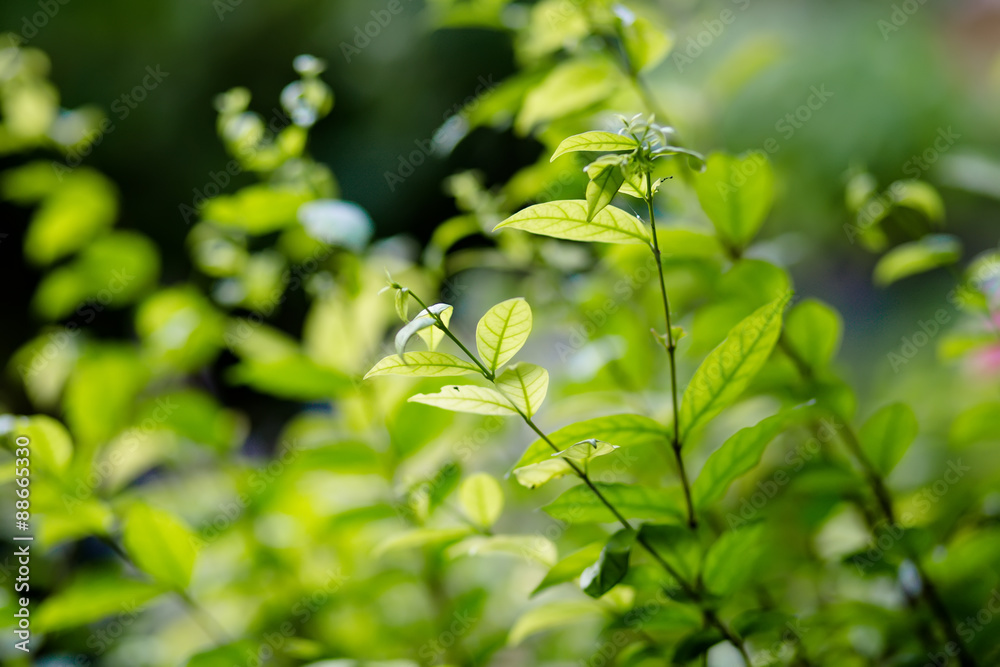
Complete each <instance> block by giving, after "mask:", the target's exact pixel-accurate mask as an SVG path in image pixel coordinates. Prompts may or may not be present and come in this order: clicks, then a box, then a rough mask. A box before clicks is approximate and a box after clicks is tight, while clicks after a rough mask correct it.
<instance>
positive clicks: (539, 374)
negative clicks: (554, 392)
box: [495, 362, 549, 417]
mask: <svg viewBox="0 0 1000 667" xmlns="http://www.w3.org/2000/svg"><path fill="white" fill-rule="evenodd" d="M495 384H496V387H497V389H498V390H499V391H500V393H501V394H503V395H504V396H506V397H507V398H508V399H510V402H511V403H513V404H514V405H515V406H516V407H517V408H518V409H519V410H520V411H521V412H523V413H524V414H526V415H527V416H529V417H531V416H533V415H534V414H535V413H536V412H538V408H539V407H541V405H542V402H543V401H544V400H545V394H546V393H547V392H548V390H549V372H548V371H547V370H545V369H544V368H542V367H541V366H536V365H535V364H526V363H523V362H522V363H519V364H516V365H514V366H512V367H510V368H508V369H507V370H505V371H504V372H503V373H502V374H501V375H500V377H498V378H497V379H496V383H495Z"/></svg>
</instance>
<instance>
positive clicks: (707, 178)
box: [695, 151, 774, 248]
mask: <svg viewBox="0 0 1000 667" xmlns="http://www.w3.org/2000/svg"><path fill="white" fill-rule="evenodd" d="M706 165H707V166H706V169H705V171H704V172H703V173H701V174H698V175H697V176H696V177H695V190H696V191H697V193H698V201H699V202H701V207H702V209H704V211H705V214H706V215H707V216H708V218H709V220H711V221H712V224H713V225H715V228H716V229H717V230H718V232H719V236H721V237H722V238H724V239H725V240H726V241H727V242H728V244H729V245H732V246H735V247H736V248H744V247H746V245H747V244H748V243H750V241H752V240H753V237H754V236H756V234H757V232H758V230H760V226H761V225H762V224H764V218H765V217H766V216H767V213H768V211H770V209H771V204H772V202H773V201H774V174H773V172H772V171H771V163H770V162H768V159H767V157H766V156H765V155H764V153H762V152H760V151H752V152H749V153H744V154H743V155H740V156H734V155H727V154H725V153H713V154H712V155H709V156H708V160H707V162H706Z"/></svg>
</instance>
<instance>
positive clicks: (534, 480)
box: [514, 459, 573, 489]
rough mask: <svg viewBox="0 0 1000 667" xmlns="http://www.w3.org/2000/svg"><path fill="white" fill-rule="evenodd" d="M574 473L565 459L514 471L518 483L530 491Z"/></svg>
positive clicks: (543, 462) (522, 467)
mask: <svg viewBox="0 0 1000 667" xmlns="http://www.w3.org/2000/svg"><path fill="white" fill-rule="evenodd" d="M571 472H573V469H572V468H570V467H569V464H568V463H566V461H564V460H563V459H555V460H552V459H550V460H548V461H539V462H538V463H532V464H529V465H526V466H521V467H520V468H517V469H515V470H514V477H515V478H516V479H517V483H518V484H520V485H521V486H524V487H527V488H529V489H537V488H538V487H539V486H541V485H542V484H545V483H546V482H551V481H552V480H554V479H559V478H560V477H563V476H564V475H568V474H570V473H571Z"/></svg>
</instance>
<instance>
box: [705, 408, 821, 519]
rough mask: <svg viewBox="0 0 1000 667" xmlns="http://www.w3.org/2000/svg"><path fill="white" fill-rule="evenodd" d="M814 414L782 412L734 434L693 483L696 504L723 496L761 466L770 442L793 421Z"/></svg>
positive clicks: (794, 411)
mask: <svg viewBox="0 0 1000 667" xmlns="http://www.w3.org/2000/svg"><path fill="white" fill-rule="evenodd" d="M810 413H811V411H810V410H808V409H805V408H797V409H795V410H788V411H785V412H779V413H778V414H776V415H772V416H770V417H768V418H767V419H764V420H762V421H759V422H757V423H756V424H754V425H753V426H748V427H746V428H744V429H740V430H739V431H737V432H736V433H735V434H733V435H732V436H731V437H730V438H729V439H728V440H726V441H725V442H724V443H722V446H721V447H719V448H718V449H717V450H715V451H714V452H712V455H711V456H709V457H708V460H707V461H706V462H705V465H704V467H703V468H702V469H701V472H700V473H699V474H698V478H697V479H695V480H694V484H692V485H691V497H692V500H693V501H694V504H695V506H696V507H706V506H708V505H710V504H711V503H714V502H715V501H717V500H718V499H719V498H722V496H723V495H725V493H726V490H727V489H729V485H730V484H732V483H733V482H734V481H735V480H736V479H738V478H739V477H740V476H742V475H744V474H746V473H748V472H750V471H751V470H753V469H754V468H755V467H756V466H757V464H758V463H759V462H760V458H761V457H762V456H763V455H764V450H765V449H766V448H767V445H768V444H769V443H770V442H771V441H772V440H774V439H775V438H776V437H777V436H778V434H779V433H781V432H782V431H783V430H785V429H786V428H788V426H789V425H790V424H792V423H794V422H796V421H800V420H803V419H807V418H808V416H809V414H810Z"/></svg>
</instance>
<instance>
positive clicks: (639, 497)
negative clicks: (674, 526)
mask: <svg viewBox="0 0 1000 667" xmlns="http://www.w3.org/2000/svg"><path fill="white" fill-rule="evenodd" d="M594 486H595V487H597V489H598V490H599V491H600V492H601V494H602V495H603V496H604V497H605V498H606V499H607V500H608V501H609V502H610V503H611V504H612V505H614V507H615V509H616V510H618V512H619V513H620V514H621V515H622V516H623V517H625V518H626V519H651V520H655V521H666V522H673V521H676V522H678V523H682V522H683V521H684V519H685V513H684V512H685V511H684V498H683V494H682V493H681V490H680V489H678V488H669V489H648V488H646V487H642V486H636V485H633V484H619V483H602V482H595V483H594ZM542 509H544V510H545V511H546V512H548V514H549V515H550V516H551V517H552V518H554V519H558V520H560V521H565V522H567V523H613V522H616V521H617V520H618V519H617V517H615V515H614V514H612V513H611V510H609V509H608V508H607V506H606V505H605V504H604V503H602V502H601V501H600V500H599V499H598V498H597V494H595V493H594V492H593V491H592V490H591V489H590V488H589V487H587V486H586V485H583V484H580V485H577V486H574V487H572V488H570V489H568V490H567V491H566V492H564V493H563V494H562V495H560V496H559V497H558V498H556V499H555V500H553V501H552V502H551V503H549V504H548V505H546V506H545V507H543V508H542Z"/></svg>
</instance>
